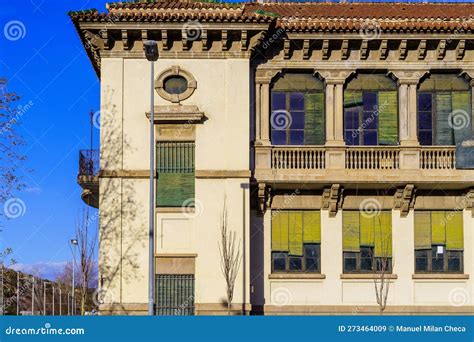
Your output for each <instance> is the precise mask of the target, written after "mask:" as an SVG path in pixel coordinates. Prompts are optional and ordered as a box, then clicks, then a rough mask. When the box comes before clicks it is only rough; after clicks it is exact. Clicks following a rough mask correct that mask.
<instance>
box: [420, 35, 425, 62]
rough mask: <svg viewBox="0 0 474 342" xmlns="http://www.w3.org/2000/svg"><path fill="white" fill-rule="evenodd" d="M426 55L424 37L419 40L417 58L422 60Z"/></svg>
mask: <svg viewBox="0 0 474 342" xmlns="http://www.w3.org/2000/svg"><path fill="white" fill-rule="evenodd" d="M425 57H426V39H422V40H421V41H420V45H419V46H418V59H419V60H424V59H425Z"/></svg>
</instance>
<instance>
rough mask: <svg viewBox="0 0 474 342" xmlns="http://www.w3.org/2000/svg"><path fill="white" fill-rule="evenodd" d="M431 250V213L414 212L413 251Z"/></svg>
mask: <svg viewBox="0 0 474 342" xmlns="http://www.w3.org/2000/svg"><path fill="white" fill-rule="evenodd" d="M429 248H431V212H429V211H415V249H429Z"/></svg>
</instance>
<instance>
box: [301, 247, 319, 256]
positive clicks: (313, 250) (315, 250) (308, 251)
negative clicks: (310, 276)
mask: <svg viewBox="0 0 474 342" xmlns="http://www.w3.org/2000/svg"><path fill="white" fill-rule="evenodd" d="M319 249H320V248H319V245H308V244H305V245H304V255H305V257H307V258H309V257H311V258H319Z"/></svg>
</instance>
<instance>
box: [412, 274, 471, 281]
mask: <svg viewBox="0 0 474 342" xmlns="http://www.w3.org/2000/svg"><path fill="white" fill-rule="evenodd" d="M411 277H412V279H439V280H443V279H469V274H462V273H458V274H456V273H444V274H443V273H417V274H412V276H411Z"/></svg>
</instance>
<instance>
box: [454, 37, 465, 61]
mask: <svg viewBox="0 0 474 342" xmlns="http://www.w3.org/2000/svg"><path fill="white" fill-rule="evenodd" d="M465 49H466V40H465V39H461V40H460V41H459V42H458V46H457V48H456V59H458V60H460V59H463V58H464V51H465Z"/></svg>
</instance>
